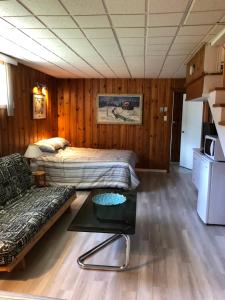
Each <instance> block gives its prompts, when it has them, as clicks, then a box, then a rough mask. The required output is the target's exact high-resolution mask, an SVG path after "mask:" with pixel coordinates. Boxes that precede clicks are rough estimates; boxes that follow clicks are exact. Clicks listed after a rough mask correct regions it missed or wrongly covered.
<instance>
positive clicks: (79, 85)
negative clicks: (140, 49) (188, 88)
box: [57, 79, 185, 170]
mask: <svg viewBox="0 0 225 300" xmlns="http://www.w3.org/2000/svg"><path fill="white" fill-rule="evenodd" d="M184 83H185V82H184V80H182V79H67V80H58V81H57V87H58V135H59V136H62V137H65V138H67V139H68V140H69V141H71V143H72V145H73V146H78V147H94V148H106V149H110V148H117V149H130V150H133V151H135V152H136V153H137V155H138V157H139V164H138V166H139V167H141V168H158V169H167V170H168V169H169V156H170V133H171V116H172V103H173V90H174V89H184ZM98 93H115V94H126V93H128V94H132V93H134V94H143V101H144V103H143V125H140V126H139V125H97V124H96V96H97V94H98ZM165 106H167V107H168V112H167V113H160V107H165ZM164 115H167V118H168V119H167V121H164Z"/></svg>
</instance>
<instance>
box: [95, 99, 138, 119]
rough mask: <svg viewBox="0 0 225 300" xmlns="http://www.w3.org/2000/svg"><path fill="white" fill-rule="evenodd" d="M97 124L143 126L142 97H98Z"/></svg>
mask: <svg viewBox="0 0 225 300" xmlns="http://www.w3.org/2000/svg"><path fill="white" fill-rule="evenodd" d="M96 102H97V124H129V125H141V124H142V113H143V112H142V95H140V94H137V95H135V94H132V95H129V94H125V95H113V94H112V95H110V94H108V95H107V94H103V95H97V101H96Z"/></svg>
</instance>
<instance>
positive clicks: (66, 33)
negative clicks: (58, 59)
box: [52, 28, 85, 39]
mask: <svg viewBox="0 0 225 300" xmlns="http://www.w3.org/2000/svg"><path fill="white" fill-rule="evenodd" d="M52 31H53V32H54V33H55V34H56V35H57V36H58V37H60V38H61V39H69V38H72V39H77V38H80V39H81V38H85V36H84V35H83V33H82V31H81V30H80V29H74V28H66V29H52Z"/></svg>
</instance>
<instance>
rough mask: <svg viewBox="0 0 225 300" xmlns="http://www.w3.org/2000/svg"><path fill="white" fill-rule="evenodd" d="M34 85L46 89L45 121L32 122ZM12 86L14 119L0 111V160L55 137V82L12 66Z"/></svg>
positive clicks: (20, 67) (29, 70) (4, 110)
mask: <svg viewBox="0 0 225 300" xmlns="http://www.w3.org/2000/svg"><path fill="white" fill-rule="evenodd" d="M36 81H38V82H40V83H46V85H47V89H48V103H47V118H46V119H44V120H32V88H33V87H34V85H35V82H36ZM13 83H14V100H15V115H14V116H12V117H8V116H7V112H6V109H0V156H3V155H6V154H10V153H13V152H20V153H24V151H25V149H26V147H27V145H28V144H30V143H33V142H35V141H37V140H39V139H42V138H48V137H52V136H57V133H58V128H57V126H58V125H57V95H56V93H57V89H56V79H54V78H53V77H50V76H48V75H46V74H44V73H41V72H39V71H36V70H33V69H31V68H28V67H26V66H24V65H21V64H19V65H18V66H13ZM0 97H1V94H0Z"/></svg>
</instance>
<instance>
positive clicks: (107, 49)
mask: <svg viewBox="0 0 225 300" xmlns="http://www.w3.org/2000/svg"><path fill="white" fill-rule="evenodd" d="M96 49H97V50H98V52H99V53H100V54H101V55H102V56H103V57H104V58H107V57H110V56H119V55H120V50H119V48H118V46H117V45H116V46H113V47H112V46H110V45H102V46H97V47H96Z"/></svg>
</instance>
